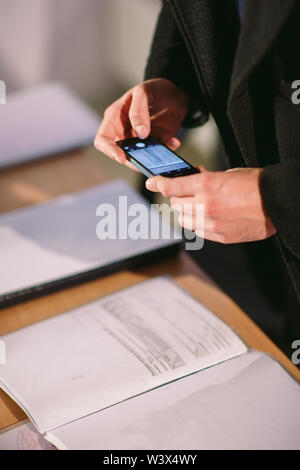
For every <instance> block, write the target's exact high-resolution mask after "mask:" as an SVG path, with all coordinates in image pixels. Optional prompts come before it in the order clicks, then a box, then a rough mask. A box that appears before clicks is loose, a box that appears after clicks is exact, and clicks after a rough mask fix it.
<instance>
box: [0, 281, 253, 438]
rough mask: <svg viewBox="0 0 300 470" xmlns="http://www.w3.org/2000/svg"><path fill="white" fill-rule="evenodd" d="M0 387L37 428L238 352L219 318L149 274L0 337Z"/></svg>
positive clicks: (61, 421) (236, 340) (239, 344)
mask: <svg viewBox="0 0 300 470" xmlns="http://www.w3.org/2000/svg"><path fill="white" fill-rule="evenodd" d="M1 339H2V340H3V341H4V342H5V344H6V351H7V364H6V365H3V366H0V385H1V386H2V388H3V389H4V390H5V391H6V392H7V393H9V394H10V395H11V396H12V397H13V398H14V399H15V400H16V401H17V402H18V403H19V404H20V405H21V406H22V407H23V408H24V410H25V411H26V412H27V414H28V415H29V416H30V417H31V419H32V420H33V421H34V422H35V424H36V425H37V427H38V428H39V430H40V431H41V432H46V431H49V430H51V429H53V428H56V427H58V426H61V425H63V424H66V423H68V422H71V421H73V420H75V419H78V418H81V417H83V416H86V415H88V414H90V413H94V412H96V411H98V410H101V409H103V408H106V407H109V406H111V405H113V404H115V403H118V402H121V401H123V400H126V399H127V398H129V397H132V396H135V395H138V394H140V393H143V392H145V391H147V390H150V389H152V388H155V387H158V386H160V385H162V384H164V383H166V382H170V381H173V380H176V379H178V378H180V377H183V376H185V375H187V374H190V373H193V372H195V371H197V370H200V369H203V368H206V367H209V366H212V365H213V364H216V363H219V362H221V361H225V360H227V359H229V358H231V357H234V356H237V355H239V354H242V353H244V352H245V351H246V350H247V348H246V346H245V345H244V343H243V342H242V341H241V340H240V339H239V337H238V336H237V335H236V334H235V333H234V332H233V331H232V330H231V329H230V328H229V327H228V326H227V325H225V324H224V323H223V322H222V321H221V320H220V319H219V318H218V317H216V316H215V315H214V314H212V313H211V312H209V311H208V310H207V309H206V308H205V307H204V306H202V305H201V304H200V303H199V302H198V301H196V300H195V299H194V298H193V297H191V296H190V295H189V294H188V293H187V292H186V291H184V290H183V289H182V288H180V287H179V286H177V285H176V284H175V283H174V282H173V281H172V280H171V279H169V278H167V277H159V278H154V279H151V280H148V281H145V282H143V283H140V284H137V285H135V286H132V287H130V288H128V289H125V290H123V291H120V292H117V293H115V294H113V295H110V296H108V297H105V298H102V299H100V300H98V301H96V302H92V303H90V304H87V305H85V306H83V307H81V308H78V309H76V310H73V311H70V312H68V313H66V314H63V315H59V316H57V317H54V318H51V319H49V320H46V321H43V322H40V323H37V324H35V325H32V326H29V327H27V328H24V329H23V330H19V331H16V332H14V333H11V334H9V335H6V336H4V337H2V338H1Z"/></svg>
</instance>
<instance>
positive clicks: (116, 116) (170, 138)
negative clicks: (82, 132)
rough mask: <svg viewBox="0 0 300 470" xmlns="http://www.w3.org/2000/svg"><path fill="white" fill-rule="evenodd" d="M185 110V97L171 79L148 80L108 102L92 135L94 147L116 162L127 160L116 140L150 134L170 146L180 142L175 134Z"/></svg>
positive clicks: (125, 161)
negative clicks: (93, 136) (99, 124)
mask: <svg viewBox="0 0 300 470" xmlns="http://www.w3.org/2000/svg"><path fill="white" fill-rule="evenodd" d="M187 111H188V97H187V95H186V94H185V93H184V92H183V91H182V90H181V89H180V88H178V87H177V86H176V85H175V84H174V83H173V82H170V81H169V80H166V79H164V78H157V79H153V80H147V81H146V82H143V83H141V84H139V85H137V86H135V87H134V88H132V89H131V90H129V91H127V93H125V94H124V95H123V96H122V97H121V98H120V99H118V100H117V101H115V102H114V103H113V104H111V105H110V106H109V107H108V108H107V109H106V111H105V113H104V119H103V121H102V123H101V126H100V127H99V130H98V132H97V135H96V138H95V142H94V144H95V147H96V148H97V149H98V150H100V151H101V152H103V153H105V154H106V155H108V156H109V157H110V158H112V159H113V160H116V161H118V162H119V163H126V164H127V165H128V166H130V167H131V168H134V167H133V166H132V165H130V163H129V162H128V161H127V160H126V156H125V153H124V152H123V150H122V149H121V148H120V147H118V145H116V143H115V142H116V141H117V140H122V139H128V138H130V137H140V138H141V139H145V138H146V137H148V135H149V134H150V130H151V135H152V136H153V137H154V138H157V139H158V140H160V141H161V142H162V143H164V144H165V145H167V146H168V147H169V148H170V149H172V150H176V149H177V148H178V147H179V146H180V141H179V140H178V139H177V138H176V137H175V135H176V134H177V131H178V130H179V128H180V127H181V124H182V122H183V120H184V118H185V116H186V114H187Z"/></svg>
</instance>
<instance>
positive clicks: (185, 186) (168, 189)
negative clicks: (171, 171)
mask: <svg viewBox="0 0 300 470" xmlns="http://www.w3.org/2000/svg"><path fill="white" fill-rule="evenodd" d="M201 176H202V175H201V173H198V174H195V175H191V176H179V177H178V178H166V177H163V176H153V177H152V178H149V179H148V180H147V181H146V188H147V189H148V190H149V191H153V192H160V193H162V195H163V196H165V197H176V196H177V197H183V196H193V195H194V194H196V192H199V191H201V186H202V178H201Z"/></svg>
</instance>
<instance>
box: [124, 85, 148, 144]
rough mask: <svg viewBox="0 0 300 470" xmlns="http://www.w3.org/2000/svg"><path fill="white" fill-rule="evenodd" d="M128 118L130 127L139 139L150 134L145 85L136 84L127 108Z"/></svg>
mask: <svg viewBox="0 0 300 470" xmlns="http://www.w3.org/2000/svg"><path fill="white" fill-rule="evenodd" d="M129 119H130V122H131V125H132V128H133V129H134V130H135V132H136V134H137V136H138V137H139V138H140V139H145V138H146V137H148V135H149V134H150V127H151V125H150V114H149V102H148V95H147V93H146V90H145V87H143V86H137V87H136V88H135V89H134V90H133V93H132V101H131V106H130V109H129Z"/></svg>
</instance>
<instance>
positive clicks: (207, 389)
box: [46, 351, 300, 450]
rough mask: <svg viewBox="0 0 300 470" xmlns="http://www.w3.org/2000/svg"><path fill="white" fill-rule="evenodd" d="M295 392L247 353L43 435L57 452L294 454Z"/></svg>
mask: <svg viewBox="0 0 300 470" xmlns="http://www.w3.org/2000/svg"><path fill="white" fill-rule="evenodd" d="M299 401H300V387H299V384H298V383H297V382H296V381H295V380H294V379H293V378H292V377H290V376H289V375H288V374H287V373H286V372H285V371H284V369H283V368H282V367H281V366H280V365H279V364H278V363H276V362H275V361H274V360H272V359H271V358H270V357H268V356H266V355H264V354H263V353H260V352H258V351H251V352H248V353H247V354H243V355H241V356H239V357H237V358H233V359H231V360H230V361H227V362H225V363H222V364H219V365H216V366H215V367H211V368H209V369H206V370H203V371H201V372H199V373H196V374H193V375H190V376H189V377H185V378H184V379H183V380H179V381H177V382H173V383H171V384H168V385H165V386H163V387H160V388H157V389H155V390H152V391H151V392H149V393H145V394H143V395H140V396H138V397H135V398H133V399H131V400H127V401H126V402H123V403H120V404H118V405H116V406H113V407H111V408H109V409H107V410H103V411H102V412H100V413H95V414H93V415H90V416H88V417H86V418H84V419H81V420H79V421H75V422H73V423H70V424H68V425H66V426H63V427H61V428H59V429H56V430H54V431H53V432H51V433H49V435H47V436H46V437H47V438H48V439H49V440H50V441H52V442H53V443H55V444H56V445H57V447H58V448H60V449H71V450H72V449H98V450H99V449H110V450H114V449H120V450H124V449H128V450H131V449H142V450H147V449H155V450H161V449H164V450H166V449H174V450H176V449H181V450H188V449H226V450H227V449H298V450H299V449H300V407H299Z"/></svg>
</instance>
